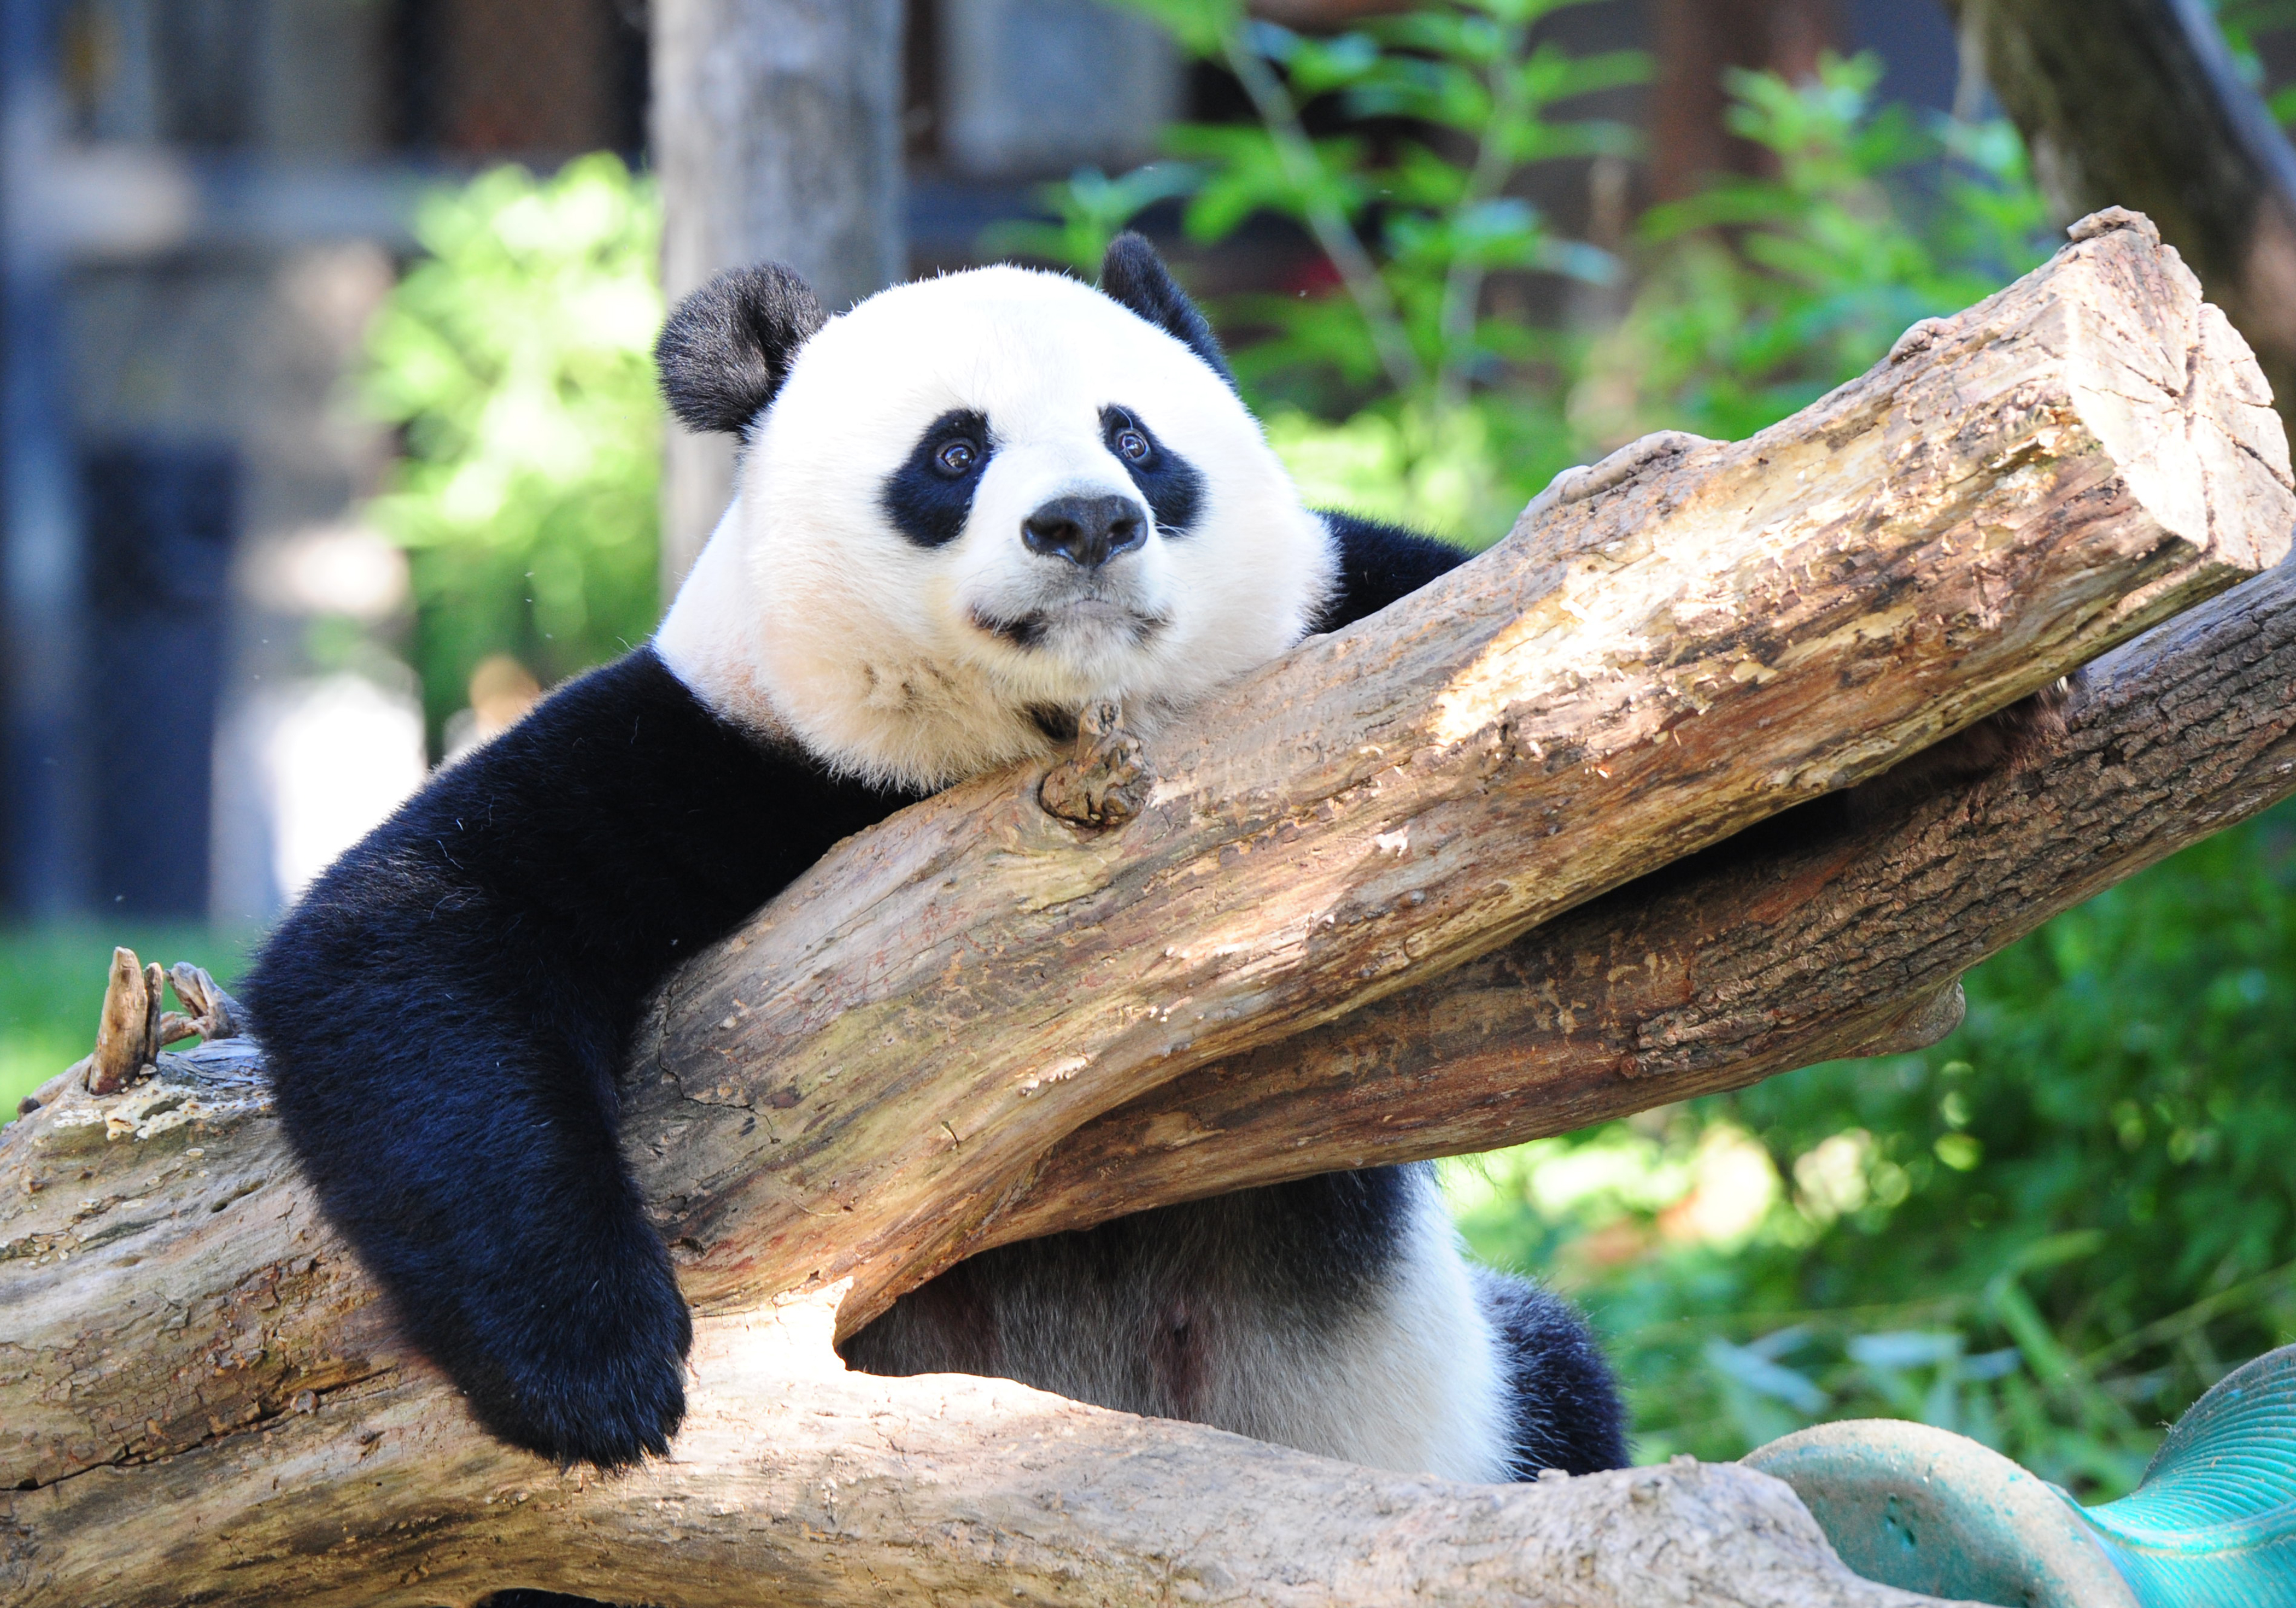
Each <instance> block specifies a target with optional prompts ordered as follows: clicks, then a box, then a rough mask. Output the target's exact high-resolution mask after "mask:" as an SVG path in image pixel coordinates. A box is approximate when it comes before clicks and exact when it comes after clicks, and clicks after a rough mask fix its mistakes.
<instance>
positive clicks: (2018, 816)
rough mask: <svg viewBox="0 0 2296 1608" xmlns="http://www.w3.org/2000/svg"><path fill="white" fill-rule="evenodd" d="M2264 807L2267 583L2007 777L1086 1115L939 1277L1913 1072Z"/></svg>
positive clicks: (2289, 748) (1714, 874)
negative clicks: (1105, 1227)
mask: <svg viewBox="0 0 2296 1608" xmlns="http://www.w3.org/2000/svg"><path fill="white" fill-rule="evenodd" d="M2291 792H2296V566H2291V565H2289V564H2282V565H2280V566H2279V567H2277V568H2276V569H2274V570H2269V571H2267V573H2265V574H2263V575H2260V576H2259V577H2257V578H2255V579H2254V580H2251V581H2249V582H2246V583H2245V584H2243V585H2242V586H2240V587H2235V589H2234V590H2232V591H2231V592H2228V593H2226V595H2223V596H2222V597H2219V598H2217V599H2215V600H2214V601H2212V602H2210V603H2203V604H2202V606H2201V607H2199V608H2197V609H2194V610H2193V611H2191V612H2189V613H2186V614H2183V615H2179V616H2178V617H2177V619H2175V620H2173V621H2171V622H2170V623H2169V624H2167V625H2164V626H2161V627H2159V628H2155V629H2153V630H2152V631H2149V632H2147V633H2146V634H2145V635H2144V636H2142V637H2139V638H2138V639H2137V640H2136V642H2133V643H2131V644H2128V646H2126V647H2124V648H2120V649H2119V650H2117V651H2116V652H2112V653H2110V654H2108V655H2106V656H2105V657H2104V658H2103V659H2102V660H2098V661H2097V662H2096V663H2095V664H2092V665H2090V666H2089V667H2088V668H2087V670H2085V671H2084V672H2083V673H2082V676H2081V679H2080V685H2079V687H2078V689H2077V690H2076V693H2075V697H2074V701H2073V703H2072V705H2071V708H2070V709H2069V710H2067V712H2066V719H2065V727H2064V730H2063V731H2062V732H2061V733H2057V734H2051V735H2048V736H2046V737H2045V738H2043V739H2041V740H2040V741H2039V742H2038V744H2037V746H2036V747H2035V748H2034V750H2033V751H2030V752H2029V753H2027V754H2025V755H2024V756H2022V757H2021V759H2020V760H2019V761H2018V763H2017V764H2015V765H2014V766H2013V767H2012V768H2010V769H2007V770H2005V771H2002V772H1999V773H1997V774H1995V775H1989V776H1985V777H1983V778H1980V779H1979V780H1976V781H1974V782H1970V783H1964V784H1963V785H1961V786H1958V787H1954V788H1950V789H1948V790H1947V791H1945V792H1941V793H1939V794H1938V795H1937V796H1935V797H1932V798H1930V799H1926V800H1906V801H1902V802H1900V803H1899V804H1898V805H1897V806H1896V807H1895V808H1884V809H1883V810H1882V811H1881V812H1879V813H1878V814H1875V815H1874V816H1870V817H1869V816H1864V815H1862V814H1861V813H1858V812H1855V811H1852V812H1833V811H1827V812H1825V814H1824V815H1823V816H1821V817H1820V818H1817V819H1811V818H1808V816H1807V815H1805V816H1787V817H1780V818H1779V820H1778V821H1777V823H1776V826H1777V828H1778V830H1775V831H1771V830H1767V829H1758V830H1757V831H1756V832H1755V833H1751V834H1750V835H1749V837H1747V838H1741V839H1735V840H1733V841H1732V842H1730V843H1729V844H1726V845H1725V846H1724V847H1723V849H1721V850H1719V851H1718V852H1717V853H1715V854H1713V855H1710V856H1707V857H1703V858H1702V859H1700V860H1693V861H1691V862H1687V863H1685V865H1683V866H1673V867H1669V868H1668V869H1667V870H1665V871H1662V872H1661V873H1659V874H1656V875H1655V876H1652V877H1649V878H1645V879H1644V880H1643V881H1640V882H1630V883H1628V885H1627V886H1626V887H1624V888H1621V889H1620V890H1617V891H1616V892H1614V893H1611V894H1609V895H1606V896H1605V897H1604V898H1600V899H1597V900H1595V902H1593V903H1592V904H1588V905H1584V906H1581V907H1579V909H1577V910H1574V911H1572V912H1571V913H1570V915H1566V916H1564V917H1562V919H1561V920H1559V921H1554V922H1550V923H1547V924H1546V926H1543V927H1539V928H1536V929H1534V930H1533V931H1530V932H1529V933H1528V934H1526V935H1525V936H1524V937H1522V938H1521V939H1516V940H1515V942H1514V943H1513V944H1511V945H1509V946H1507V947H1506V948H1504V949H1500V950H1497V951H1496V952H1494V953H1493V954H1490V955H1487V956H1483V957H1482V958H1481V959H1480V960H1477V961H1472V962H1470V963H1469V964H1466V965H1464V966H1462V967H1460V968H1458V969H1457V970H1456V971H1453V972H1446V973H1445V974H1444V975H1443V976H1441V977H1439V978H1438V979H1436V980H1434V981H1432V982H1429V983H1422V984H1420V985H1419V986H1418V987H1416V988H1414V989H1407V990H1406V991H1405V992H1403V993H1401V994H1398V995H1396V996H1394V997H1390V998H1388V999H1384V1000H1382V1001H1380V1002H1379V1003H1378V1004H1376V1005H1367V1006H1365V1008H1364V1009H1362V1010H1360V1011H1357V1012H1356V1013H1353V1014H1351V1015H1349V1016H1345V1017H1342V1018H1341V1019H1340V1020H1339V1021H1334V1022H1330V1023H1327V1024H1325V1025H1324V1026H1323V1027H1320V1028H1316V1029H1314V1030H1310V1031H1308V1032H1306V1033H1302V1034H1300V1035H1299V1036H1297V1037H1296V1038H1287V1039H1284V1040H1283V1042H1281V1043H1279V1044H1273V1045H1267V1046H1263V1047H1262V1048H1260V1049H1258V1050H1254V1051H1252V1052H1251V1054H1246V1055H1241V1056H1238V1057H1236V1058H1235V1059H1234V1060H1233V1061H1226V1062H1218V1063H1216V1064H1214V1065H1211V1066H1208V1067H1202V1068H1200V1069H1199V1070H1197V1071H1193V1072H1191V1073H1189V1074H1188V1075H1187V1076H1186V1077H1185V1078H1178V1079H1174V1080H1173V1081H1171V1082H1170V1083H1168V1084H1166V1085H1164V1086H1163V1087H1160V1088H1159V1089H1157V1090H1155V1091H1154V1092H1153V1093H1152V1094H1150V1095H1144V1096H1143V1097H1142V1098H1140V1099H1138V1100H1136V1101H1134V1102H1133V1103H1131V1104H1129V1105H1127V1106H1124V1107H1122V1108H1120V1109H1119V1110H1117V1111H1113V1112H1109V1113H1108V1114H1107V1115H1106V1116H1104V1117H1102V1118H1100V1119H1099V1120H1096V1121H1095V1122H1092V1123H1089V1124H1087V1126H1086V1127H1085V1128H1082V1129H1081V1130H1079V1131H1078V1133H1076V1134H1074V1135H1072V1136H1070V1138H1069V1139H1067V1140H1066V1141H1064V1142H1063V1143H1062V1144H1061V1145H1060V1146H1058V1147H1057V1148H1056V1149H1055V1150H1054V1151H1053V1152H1052V1153H1051V1154H1050V1155H1048V1156H1047V1157H1046V1159H1045V1161H1044V1162H1043V1163H1042V1165H1041V1167H1040V1169H1039V1170H1038V1171H1037V1174H1036V1176H1035V1177H1034V1178H1033V1179H1032V1181H1031V1182H1030V1184H1029V1186H1028V1187H1027V1189H1026V1190H1025V1192H1023V1193H1021V1195H1020V1197H1019V1199H1018V1200H1016V1201H1015V1202H1013V1204H1012V1205H1011V1206H1010V1207H1008V1208H1006V1209H1005V1210H1004V1211H1002V1212H1000V1213H999V1214H998V1215H997V1216H996V1217H995V1218H992V1219H990V1220H989V1221H988V1223H986V1224H984V1225H983V1226H982V1229H981V1232H980V1236H979V1237H978V1239H977V1240H976V1241H975V1242H974V1243H973V1244H972V1245H969V1246H968V1247H967V1251H968V1252H970V1251H973V1250H985V1249H986V1248H988V1246H990V1245H994V1244H1003V1243H1007V1242H1009V1241H1013V1240H1022V1239H1030V1238H1034V1237H1035V1236H1037V1235H1040V1234H1045V1233H1048V1232H1051V1231H1053V1230H1054V1229H1056V1228H1075V1227H1087V1226H1089V1225H1090V1224H1093V1223H1095V1222H1099V1221H1101V1220H1103V1219H1104V1218H1109V1217H1112V1216H1115V1215H1117V1214H1118V1213H1119V1212H1126V1211H1138V1210H1142V1209H1144V1207H1147V1206H1163V1205H1169V1204H1172V1203H1174V1202H1180V1201H1189V1200H1198V1199H1201V1198H1202V1197H1204V1196H1207V1195H1214V1194H1222V1193H1224V1192H1226V1191H1227V1190H1230V1189H1235V1188H1241V1187H1242V1186H1244V1185H1246V1184H1266V1183H1273V1182H1276V1181H1279V1180H1281V1179H1284V1178H1293V1177H1309V1176H1312V1175H1313V1174H1316V1173H1319V1172H1330V1171H1333V1170H1336V1169H1343V1168H1353V1167H1365V1166H1371V1165H1374V1164H1378V1163H1385V1162H1391V1161H1410V1160H1418V1159H1421V1158H1423V1157H1432V1156H1450V1155H1461V1154H1464V1153H1470V1152H1473V1151H1481V1150H1490V1149H1495V1148H1497V1147H1498V1146H1500V1145H1504V1144H1521V1143H1522V1142H1523V1141H1525V1140H1527V1139H1536V1138H1540V1137H1543V1136H1546V1135H1548V1134H1558V1133H1567V1132H1569V1131H1570V1130H1571V1129H1573V1128H1583V1127H1585V1126H1587V1124H1588V1123H1591V1122H1599V1121H1603V1120H1605V1119H1608V1118H1611V1117H1620V1116H1626V1115H1628V1114H1630V1113H1632V1112H1637V1111H1643V1110H1646V1109H1647V1108H1649V1107H1651V1106H1652V1105H1658V1104H1662V1103H1666V1102H1669V1101H1672V1100H1683V1099H1688V1098H1689V1097H1690V1096H1692V1095H1706V1094H1713V1093H1715V1092H1717V1091H1718V1090H1722V1089H1731V1088H1743V1087H1745V1086H1746V1085H1748V1084H1750V1083H1758V1082H1759V1081H1760V1080H1761V1079H1765V1078H1767V1077H1770V1076H1772V1075H1774V1074H1775V1073H1778V1072H1784V1071H1792V1069H1794V1068H1796V1067H1802V1066H1808V1065H1810V1064H1812V1063H1813V1062H1819V1061H1826V1060H1832V1059H1833V1058H1835V1057H1838V1056H1846V1055H1871V1054H1890V1053H1894V1052H1897V1051H1900V1050H1907V1049H1916V1048H1919V1047H1921V1046H1923V1045H1927V1044H1931V1043H1934V1042H1935V1041H1936V1040H1937V1039H1939V1038H1942V1037H1944V1036H1945V1034H1946V1033H1948V1032H1949V1031H1951V1030H1953V1028H1954V1027H1955V1026H1956V1025H1957V1024H1958V1023H1959V1021H1960V1017H1961V999H1960V989H1959V986H1958V984H1957V983H1956V979H1957V978H1958V977H1959V976H1960V975H1961V973H1962V972H1965V971H1967V970H1968V969H1969V968H1970V967H1971V966H1972V965H1974V964H1977V963H1978V962H1979V961H1980V960H1982V959H1984V958H1985V957H1986V956H1989V955H1991V954H1994V953H1995V952H1996V951H1997V950H1999V949H2001V948H2004V947H2005V946H2006V945H2008V944H2010V943H2011V942H2013V941H2014V940H2015V939H2018V938H2020V937H2022V936H2023V935H2024V934H2025V933H2027V932H2030V931H2032V930H2033V929H2034V928H2036V927H2038V926H2039V925H2040V924H2041V923H2043V922H2045V921H2046V920H2048V919H2049V917H2051V916H2053V915H2056V914H2057V913H2058V912H2060V911H2062V910H2069V909H2071V907H2073V906H2075V905H2078V904H2079V903H2080V902H2081V901H2082V900H2084V899H2087V898H2090V897H2091V896H2092V895H2094V894H2095V893H2097V892H2099V891H2101V890H2103V889H2105V888H2108V887H2110V886H2112V884H2113V883H2114V882H2120V880H2121V879H2122V878H2124V877H2128V876H2131V875H2134V874H2136V872H2138V871H2141V870H2143V869H2144V867H2145V866H2151V865H2153V864H2155V863H2157V862H2159V861H2161V860H2162V859H2165V858H2167V857H2169V855H2171V854H2174V853H2175V852H2176V851H2177V850H2178V849H2182V848H2184V847H2185V846H2186V845H2187V844H2190V843H2194V842H2197V841H2199V840H2201V839H2202V838H2204V837H2206V836H2208V835H2209V834H2210V833H2216V832H2220V831H2222V830H2223V829H2224V828H2226V827H2227V826H2230V825H2235V824H2236V823H2238V822H2241V821H2243V820H2246V819H2247V818H2248V817H2249V816H2252V815H2255V814H2256V813H2257V812H2258V811H2259V810H2262V809H2264V808H2267V807H2268V806H2270V805H2272V804H2275V803H2276V802H2278V801H2279V800H2281V799H2284V798H2285V797H2287V796H2288V795H2289V794H2290V793H2291ZM1820 808H1821V809H1822V808H1823V807H1822V806H1821V807H1820ZM1438 1086H1439V1087H1440V1088H1441V1089H1442V1091H1443V1092H1442V1095H1441V1096H1440V1098H1430V1093H1431V1090H1432V1089H1433V1088H1435V1087H1438ZM1471 1090H1472V1093H1471V1092H1470V1091H1471ZM1462 1096H1464V1098H1463V1097H1462Z"/></svg>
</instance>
